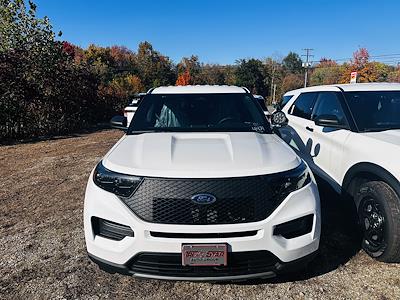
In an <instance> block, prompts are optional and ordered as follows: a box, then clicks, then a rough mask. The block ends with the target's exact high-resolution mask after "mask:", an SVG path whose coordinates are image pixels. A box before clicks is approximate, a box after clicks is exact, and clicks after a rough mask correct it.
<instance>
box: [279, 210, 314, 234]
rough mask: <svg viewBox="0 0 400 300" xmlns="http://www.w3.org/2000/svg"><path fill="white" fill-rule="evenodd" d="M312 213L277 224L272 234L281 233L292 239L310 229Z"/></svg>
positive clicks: (311, 226)
mask: <svg viewBox="0 0 400 300" xmlns="http://www.w3.org/2000/svg"><path fill="white" fill-rule="evenodd" d="M313 224H314V214H309V215H306V216H304V217H300V218H297V219H294V220H291V221H288V222H285V223H282V224H279V225H276V226H275V228H274V235H281V236H283V237H284V238H285V239H292V238H295V237H299V236H302V235H305V234H308V233H310V232H311V231H312V228H313Z"/></svg>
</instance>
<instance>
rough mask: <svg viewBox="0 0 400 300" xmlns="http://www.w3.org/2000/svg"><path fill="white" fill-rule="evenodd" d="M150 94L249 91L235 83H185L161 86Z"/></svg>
mask: <svg viewBox="0 0 400 300" xmlns="http://www.w3.org/2000/svg"><path fill="white" fill-rule="evenodd" d="M148 93H149V94H225V93H227V94H232V93H234V94H242V93H249V90H248V89H247V88H244V87H238V86H234V85H183V86H160V87H157V88H155V89H153V90H150V91H149V92H148Z"/></svg>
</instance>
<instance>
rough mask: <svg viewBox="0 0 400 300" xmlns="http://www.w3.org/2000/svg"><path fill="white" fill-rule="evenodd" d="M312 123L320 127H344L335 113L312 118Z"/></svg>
mask: <svg viewBox="0 0 400 300" xmlns="http://www.w3.org/2000/svg"><path fill="white" fill-rule="evenodd" d="M314 123H315V125H317V126H322V127H335V128H342V127H344V126H343V124H342V123H341V122H340V120H339V118H338V117H337V116H335V115H320V116H318V117H316V118H315V119H314Z"/></svg>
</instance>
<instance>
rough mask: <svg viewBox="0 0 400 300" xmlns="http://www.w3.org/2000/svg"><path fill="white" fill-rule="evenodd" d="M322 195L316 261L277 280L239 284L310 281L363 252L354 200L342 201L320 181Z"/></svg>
mask: <svg viewBox="0 0 400 300" xmlns="http://www.w3.org/2000/svg"><path fill="white" fill-rule="evenodd" d="M317 182H318V189H319V192H320V195H321V213H322V215H321V219H322V232H321V241H320V247H319V251H318V254H317V256H316V257H315V259H314V260H313V261H312V262H311V263H310V264H309V265H308V267H307V268H306V269H304V270H301V271H298V272H295V273H289V274H280V275H279V276H277V277H275V278H270V279H256V280H250V281H246V282H241V283H238V284H245V285H253V284H264V283H269V284H274V283H283V282H293V281H299V280H306V279H310V278H313V277H316V276H319V275H323V274H326V273H329V272H331V271H334V270H336V269H337V268H338V267H340V266H342V265H344V264H346V263H347V262H348V261H349V260H350V259H351V258H352V257H353V256H354V255H355V254H357V253H358V252H359V251H360V249H361V233H360V231H359V229H358V226H357V221H356V220H357V218H356V211H355V207H354V204H353V202H352V201H351V199H347V200H346V199H343V198H342V197H341V196H340V195H338V194H337V193H336V192H335V191H334V190H333V189H332V188H331V186H330V185H328V184H327V183H326V182H324V181H322V180H321V179H318V178H317Z"/></svg>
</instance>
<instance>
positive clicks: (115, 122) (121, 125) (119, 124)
mask: <svg viewBox="0 0 400 300" xmlns="http://www.w3.org/2000/svg"><path fill="white" fill-rule="evenodd" d="M127 123H128V121H127V119H126V117H124V116H114V117H112V119H111V121H110V125H111V128H115V129H119V130H123V131H126V130H127V129H128V128H127V127H126V125H127Z"/></svg>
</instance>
